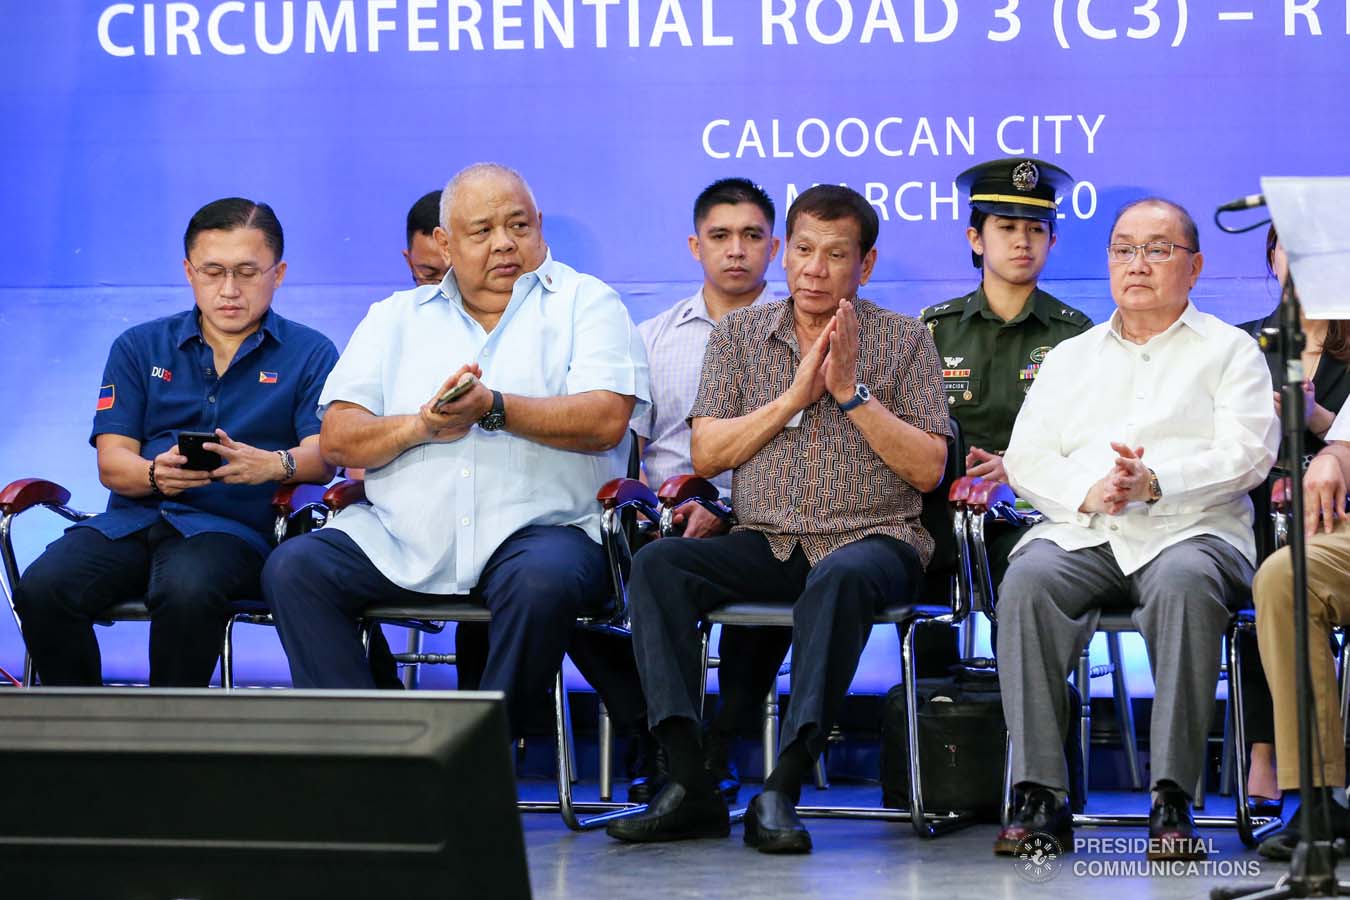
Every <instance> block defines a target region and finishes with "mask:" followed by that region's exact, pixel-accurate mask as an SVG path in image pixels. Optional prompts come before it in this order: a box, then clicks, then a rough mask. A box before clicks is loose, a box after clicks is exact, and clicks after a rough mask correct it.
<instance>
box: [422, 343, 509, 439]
mask: <svg viewBox="0 0 1350 900" xmlns="http://www.w3.org/2000/svg"><path fill="white" fill-rule="evenodd" d="M466 374H469V375H473V377H474V378H477V379H482V377H483V370H482V369H481V368H480V367H479V365H478V364H477V363H466V364H464V365H462V366H460V367H459V368H458V369H456V370H455V373H454V374H453V375H451V376H450V377H449V378H447V379H445V382H444V383H443V384H442V385H441V386H440V387H439V388H437V389H436V393H435V394H433V395H432V397H431V399H430V400H428V401H427V402H426V403H423V404H422V406H421V407H420V408H419V409H418V410H417V427H418V432H419V435H420V437H421V438H422V443H428V444H434V443H448V442H450V441H457V440H459V439H460V438H462V437H464V435H466V434H468V433H469V429H470V428H473V426H474V425H475V424H476V423H477V422H478V420H479V419H481V418H483V416H485V415H487V414H488V412H489V411H490V410H491V409H492V391H491V390H490V389H489V388H487V387H486V386H485V385H484V384H483V382H482V381H481V380H479V381H478V382H477V383H476V384H475V385H474V386H473V387H472V388H471V389H469V390H468V391H467V392H466V393H464V394H462V395H460V396H459V397H456V398H455V399H454V400H451V401H450V402H449V403H439V402H438V400H439V398H440V397H441V395H442V394H444V393H445V392H446V391H448V390H450V388H452V387H454V386H455V385H456V384H458V383H459V380H460V379H461V378H463V377H464V376H465V375H466Z"/></svg>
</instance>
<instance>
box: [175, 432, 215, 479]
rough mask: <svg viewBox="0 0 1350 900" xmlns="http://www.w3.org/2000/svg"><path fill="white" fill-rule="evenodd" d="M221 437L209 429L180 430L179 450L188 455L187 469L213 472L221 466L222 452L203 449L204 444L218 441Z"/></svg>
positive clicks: (185, 466)
mask: <svg viewBox="0 0 1350 900" xmlns="http://www.w3.org/2000/svg"><path fill="white" fill-rule="evenodd" d="M219 440H220V438H219V437H217V436H216V435H215V434H213V433H212V432H209V431H180V432H178V452H179V453H180V454H181V455H183V456H186V457H187V463H186V464H185V465H184V466H183V468H185V469H192V470H193V471H195V472H211V471H213V470H215V469H219V468H220V464H221V459H220V454H219V453H216V452H215V451H212V450H204V449H202V444H205V443H212V444H214V443H216V442H217V441H219Z"/></svg>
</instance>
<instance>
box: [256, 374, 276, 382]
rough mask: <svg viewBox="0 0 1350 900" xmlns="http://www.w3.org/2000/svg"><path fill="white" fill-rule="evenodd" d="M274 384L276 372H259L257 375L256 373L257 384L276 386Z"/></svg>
mask: <svg viewBox="0 0 1350 900" xmlns="http://www.w3.org/2000/svg"><path fill="white" fill-rule="evenodd" d="M276 383H277V373H276V372H259V373H258V384H276Z"/></svg>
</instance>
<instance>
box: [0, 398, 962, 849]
mask: <svg viewBox="0 0 1350 900" xmlns="http://www.w3.org/2000/svg"><path fill="white" fill-rule="evenodd" d="M952 429H953V435H954V436H953V438H952V442H951V446H949V454H948V461H949V465H948V472H947V475H946V477H945V478H944V482H945V483H949V482H950V481H951V480H952V479H953V478H955V476H956V474H958V473H959V469H958V466H959V463H960V462H961V461H962V460H964V456H965V453H964V447H963V446H962V445H961V440H960V432H959V428H958V427H957V426H956V424H955V421H954V420H953V422H952ZM710 491H711V492H712V496H713V497H715V495H716V492H715V489H713V488H712V487H711V485H709V484H707V483H706V482H703V481H702V480H701V479H694V478H692V477H685V478H683V479H676V480H673V481H672V482H671V483H668V484H667V485H666V486H664V487H663V489H662V490H661V492H660V496H659V497H658V496H657V495H656V494H654V493H653V492H652V491H651V490H650V489H649V488H647V486H645V485H643V484H641V483H640V482H638V481H636V480H634V479H631V478H628V479H615V480H614V481H611V482H609V483H608V484H606V485H604V486H603V487H602V489H601V490H600V492H599V493H598V495H597V500H598V501H599V502H600V503H601V505H602V506H603V508H604V513H603V535H604V543H605V548H606V552H607V554H608V557H609V562H610V576H611V579H612V582H613V588H614V590H613V599H614V602H613V604H612V606H611V607H610V608H608V609H606V610H604V611H603V612H601V613H599V614H597V615H596V616H594V617H589V618H586V619H583V620H581V621H580V622H579V623H578V627H581V628H590V629H600V630H608V631H616V630H617V631H625V630H626V629H627V626H628V623H627V618H626V615H627V597H626V592H625V586H624V585H625V579H626V576H627V572H628V566H629V563H630V562H631V546H632V537H633V532H634V528H635V513H636V512H639V511H640V512H641V513H642V515H643V517H645V518H647V519H648V520H650V521H653V522H661V521H662V520H663V519H664V521H665V522H666V523H667V525H669V523H670V521H671V517H672V515H673V513H674V510H675V509H677V508H678V507H679V506H680V505H682V504H683V503H687V502H697V498H702V499H704V500H707V499H708V497H709V492H710ZM944 495H945V488H944V487H939V488H938V489H936V490H935V491H933V492H930V494H929V495H928V496H926V497H925V524H926V525H927V526H928V528H929V530H930V531H933V532H934V534H935V536H936V537H937V539H938V543H939V552H938V557H937V559H936V560H935V566H934V569H933V572H932V575H933V577H931V578H930V580H929V587H928V588H927V589H926V590H925V592H924V595H923V598H922V599H924V600H926V601H927V602H925V603H917V602H916V603H903V604H896V605H892V606H889V607H887V608H886V609H884V610H882V611H881V612H880V613H879V614H878V616H877V618H876V621H877V622H878V623H879V624H880V623H890V624H895V625H897V626H899V628H900V631H901V634H902V635H903V636H904V637H903V640H902V644H903V648H904V651H903V653H902V660H903V667H904V673H905V674H904V681H905V682H906V683H910V684H912V683H913V681H914V678H913V671H914V652H913V642H912V634H913V630H914V629H915V628H916V627H919V626H920V625H924V624H929V623H935V624H942V625H944V626H949V625H951V624H955V623H958V622H959V621H960V619H961V618H962V617H963V616H964V615H965V612H962V611H959V610H955V609H953V607H952V606H951V603H950V599H951V584H952V579H951V565H950V559H951V552H950V547H951V546H952V544H953V540H954V535H953V532H952V531H951V517H950V514H949V512H948V508H947V505H946V502H945V499H946V498H945V496H944ZM364 499H365V497H364V484H363V483H361V482H359V481H344V482H341V483H339V484H336V485H334V486H332V487H329V488H326V489H325V488H320V487H315V486H288V487H286V488H283V489H282V490H280V491H278V492H277V494H276V496H275V498H274V501H273V507H274V511H275V513H276V524H275V535H274V537H275V539H276V541H277V542H280V541H281V540H284V539H286V538H287V537H290V536H293V535H295V534H298V533H303V532H305V531H308V530H311V529H312V528H315V527H322V525H323V524H325V523H326V521H327V520H328V518H329V517H331V516H334V515H340V514H341V511H342V510H343V509H345V508H347V507H349V506H351V505H352V504H354V503H360V502H363V501H364ZM69 502H70V493H69V491H67V490H65V489H64V488H62V487H61V486H59V485H57V484H55V483H53V482H50V481H45V480H41V479H22V480H20V481H16V482H14V483H12V484H10V485H9V486H7V487H6V488H4V489H3V490H0V556H3V560H4V568H5V582H6V583H5V585H4V587H5V591H6V596H7V598H8V600H9V602H10V608H11V611H12V612H13V613H14V616H15V621H16V623H18V624H19V626H20V628H22V623H21V622H19V616H18V612H17V610H15V609H14V605H13V593H12V590H11V586H12V585H14V584H16V583H17V581H18V578H19V575H20V572H19V567H18V563H17V559H16V556H15V553H14V549H13V545H12V542H11V539H10V536H11V534H12V528H13V522H14V519H15V517H17V516H18V515H19V514H21V513H23V512H25V511H27V510H29V509H33V508H38V507H45V508H47V509H50V510H51V511H53V512H55V513H56V514H57V515H59V516H61V517H63V518H65V519H67V520H68V521H71V522H79V521H82V520H84V519H87V518H89V517H91V516H92V515H93V514H92V513H84V512H80V511H77V510H75V509H72V508H71V507H70V506H69ZM147 618H148V611H147V609H146V606H145V603H144V600H143V599H141V598H129V599H128V600H126V601H124V602H122V603H118V604H116V605H115V606H114V607H112V608H110V609H109V610H108V611H107V613H106V615H105V617H104V620H103V621H104V622H106V623H112V622H115V621H136V620H145V619H147ZM489 618H490V616H489V614H488V612H487V611H486V610H485V609H483V608H481V607H479V606H477V605H474V604H472V603H469V602H467V599H465V598H447V599H445V600H444V601H438V602H435V603H429V604H425V605H417V606H412V605H398V606H383V605H382V606H376V607H372V608H370V609H368V610H367V611H366V613H365V620H364V622H365V625H366V627H369V626H372V625H374V624H376V623H390V624H397V625H403V626H406V627H409V628H411V629H413V632H414V633H416V634H423V633H427V632H431V631H435V630H438V629H440V628H442V627H443V626H444V624H445V623H447V622H484V621H488V620H489ZM239 622H246V623H252V624H262V625H266V624H271V618H270V615H269V613H268V611H267V609H266V607H265V606H264V605H263V604H262V603H261V602H260V601H258V600H250V601H242V602H240V603H238V604H236V606H235V608H234V609H233V610H232V615H231V616H230V618H229V620H228V622H227V624H226V627H225V630H224V633H223V636H222V645H221V660H222V686H223V687H224V688H226V689H233V688H234V686H235V676H234V670H233V633H234V627H235V625H236V624H237V623H239ZM791 623H792V618H791V604H790V603H789V602H786V601H784V602H782V603H775V604H769V605H767V606H765V605H760V604H751V603H745V604H730V605H728V606H726V607H723V608H721V609H719V610H716V611H714V612H713V613H712V614H710V615H709V616H708V617H707V621H705V623H704V649H705V671H706V666H707V665H709V664H715V660H712V659H711V658H710V657H709V656H708V654H707V642H708V634H709V632H710V631H711V629H712V627H713V626H715V625H719V624H744V625H764V626H775V627H790V626H791ZM404 656H405V660H406V661H408V662H410V663H412V664H417V663H422V662H428V661H450V658H449V657H447V656H444V655H442V656H440V657H439V658H437V659H434V660H433V659H430V658H428V657H429V656H434V655H427V654H420V651H419V649H418V648H413V650H412V652H411V653H409V654H405V655H404ZM33 681H34V672H33V667H32V663H31V660H28V659H27V658H26V659H25V665H24V684H25V685H31V684H32V683H33ZM912 708H913V706H912V704H911V709H912ZM765 709H766V721H765V730H766V739H765V753H766V763H768V765H766V771H767V769H768V768H769V767H770V766H771V765H772V756H771V754H770V751H771V749H772V743H773V742H772V741H771V740H770V739H769V738H768V737H767V732H768V730H769V729H770V728H772V727H773V725H774V723H773V722H772V720H771V718H770V714H771V711H773V710H776V694H771V696H770V697H769V698H766V702H765ZM554 718H555V727H556V730H557V742H556V746H557V774H558V798H559V799H558V802H557V803H538V802H524V803H522V804H521V808H522V810H524V811H556V812H558V813H560V814H561V815H562V817H563V819H564V821H565V822H566V823H567V825H568V827H570V828H573V829H575V830H584V829H589V828H596V827H600V826H602V825H604V824H606V823H607V822H608V821H610V820H612V819H613V818H614V817H616V816H622V815H627V814H631V813H633V812H636V811H638V810H639V809H640V807H635V806H633V805H631V804H621V803H613V802H607V797H608V794H609V783H610V778H611V774H610V769H611V757H610V754H609V753H608V752H606V751H608V748H609V744H610V741H609V734H608V732H609V729H608V728H607V725H608V719H607V717H605V716H604V715H603V709H602V714H601V721H600V725H601V741H600V743H601V748H602V749H601V780H602V791H601V794H602V799H601V801H600V802H598V803H578V802H576V801H575V800H574V799H573V797H572V789H571V786H572V781H573V778H574V776H575V769H576V767H575V763H574V761H573V760H574V752H573V748H572V740H571V723H570V712H569V708H568V704H567V702H566V695H565V693H564V691H563V684H562V673H561V672H559V675H558V678H557V680H556V682H555V689H554ZM911 732H912V729H911ZM911 740H913V738H911ZM910 766H911V773H910V776H911V777H910V783H911V784H912V785H913V786H914V789H913V795H914V802H913V804H912V809H913V810H914V815H911V814H910V811H907V810H885V809H860V808H851V807H815V808H808V809H804V810H803V813H804V814H806V815H817V816H829V817H864V818H886V819H899V820H904V819H912V820H913V821H914V822H915V823H916V828H919V829H920V831H921V833H925V834H933V833H937V831H938V830H941V828H942V827H944V826H947V827H950V825H952V824H953V823H956V822H960V821H964V820H965V817H963V816H962V815H961V814H960V813H936V814H935V813H931V812H927V811H925V810H924V809H923V805H922V798H921V791H920V789H919V785H920V784H921V781H922V779H921V776H920V772H919V762H918V755H917V753H916V752H911V754H910ZM818 781H819V782H823V771H821V772H819V773H818ZM738 812H741V811H738ZM581 813H593V815H590V816H588V817H583V816H582V815H580V814H581Z"/></svg>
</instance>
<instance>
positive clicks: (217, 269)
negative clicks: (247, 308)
mask: <svg viewBox="0 0 1350 900" xmlns="http://www.w3.org/2000/svg"><path fill="white" fill-rule="evenodd" d="M280 264H281V260H277V261H276V262H274V263H272V264H271V265H270V266H268V267H267V268H265V269H260V268H258V267H257V266H255V265H253V263H240V264H239V265H237V266H235V267H234V268H231V269H227V268H225V267H224V266H222V265H220V264H218V263H207V264H206V265H204V266H192V263H190V262H189V263H188V265H190V266H192V271H194V272H196V273H197V274H198V275H200V276H201V278H202V281H204V282H205V283H206V284H219V283H221V282H223V281H224V280H225V279H226V278H229V277H230V276H231V275H233V276H234V283H235V284H237V285H239V286H241V287H243V286H245V285H249V284H252V283H253V282H255V281H257V280H258V278H259V277H261V276H263V275H266V274H267V273H268V272H270V271H272V270H273V269H275V268H276V267H277V266H278V265H280Z"/></svg>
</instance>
